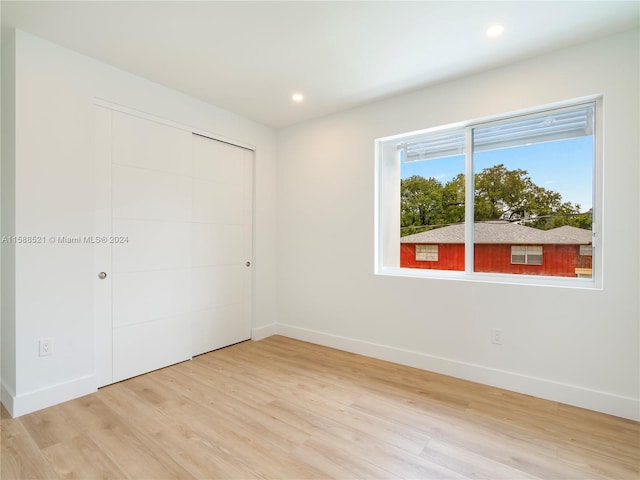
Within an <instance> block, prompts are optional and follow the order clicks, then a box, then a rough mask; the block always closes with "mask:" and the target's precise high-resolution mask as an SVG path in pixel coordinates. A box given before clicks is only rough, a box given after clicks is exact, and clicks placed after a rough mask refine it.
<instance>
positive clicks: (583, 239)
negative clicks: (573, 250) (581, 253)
mask: <svg viewBox="0 0 640 480" xmlns="http://www.w3.org/2000/svg"><path fill="white" fill-rule="evenodd" d="M548 232H550V233H553V234H555V235H562V236H563V237H570V238H574V239H575V240H577V241H578V242H580V244H581V245H586V244H588V243H591V240H592V238H593V232H592V231H591V230H586V229H584V228H578V227H570V226H569V225H565V226H564V227H558V228H552V229H551V230H548Z"/></svg>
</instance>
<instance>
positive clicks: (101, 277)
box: [98, 272, 107, 280]
mask: <svg viewBox="0 0 640 480" xmlns="http://www.w3.org/2000/svg"><path fill="white" fill-rule="evenodd" d="M98 278H99V279H100V280H104V279H105V278H107V272H100V273H99V274H98Z"/></svg>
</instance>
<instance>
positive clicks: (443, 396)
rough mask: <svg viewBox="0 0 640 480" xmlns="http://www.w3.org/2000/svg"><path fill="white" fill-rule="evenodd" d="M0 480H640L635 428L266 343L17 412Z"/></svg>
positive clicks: (6, 430)
mask: <svg viewBox="0 0 640 480" xmlns="http://www.w3.org/2000/svg"><path fill="white" fill-rule="evenodd" d="M1 447H2V468H1V474H2V479H4V480H9V479H21V480H22V479H29V478H42V479H49V478H74V479H91V478H116V479H120V478H122V479H135V480H143V479H150V480H156V479H164V478H180V479H190V478H220V479H227V478H238V479H244V478H247V479H250V478H273V479H307V478H309V479H312V478H313V479H324V478H345V479H359V478H375V479H383V478H384V479H386V478H390V479H394V478H416V479H430V478H434V479H440V478H486V479H491V480H493V479H518V478H540V479H565V478H572V479H590V478H596V479H602V478H620V479H638V478H640V470H639V468H640V424H639V423H637V422H633V421H630V420H624V419H621V418H617V417H612V416H608V415H603V414H599V413H595V412H591V411H588V410H582V409H579V408H575V407H570V406H566V405H562V404H558V403H555V402H551V401H546V400H540V399H537V398H533V397H529V396H526V395H520V394H516V393H511V392H507V391H504V390H499V389H496V388H491V387H486V386H482V385H478V384H475V383H470V382H466V381H463V380H457V379H453V378H450V377H446V376H442V375H437V374H433V373H429V372H425V371H422V370H417V369H414V368H410V367H404V366H400V365H396V364H392V363H387V362H383V361H379V360H374V359H371V358H367V357H362V356H358V355H354V354H350V353H345V352H341V351H338V350H333V349H330V348H325V347H320V346H317V345H312V344H309V343H304V342H299V341H296V340H291V339H288V338H285V337H280V336H275V337H270V338H268V339H265V340H262V341H260V342H245V343H241V344H238V345H234V346H232V347H228V348H225V349H222V350H218V351H216V352H212V353H208V354H205V355H202V356H199V357H196V358H195V359H193V360H192V361H189V362H185V363H181V364H178V365H174V366H172V367H168V368H165V369H162V370H158V371H155V372H152V373H149V374H146V375H143V376H140V377H137V378H133V379H131V380H127V381H124V382H121V383H118V384H115V385H111V386H108V387H105V388H102V389H100V390H99V391H98V392H97V393H95V394H92V395H88V396H86V397H83V398H80V399H77V400H73V401H70V402H67V403H64V404H61V405H58V406H55V407H51V408H48V409H45V410H42V411H39V412H35V413H32V414H30V415H25V416H23V417H20V418H18V419H11V418H9V417H8V415H7V413H6V411H3V416H2V445H1Z"/></svg>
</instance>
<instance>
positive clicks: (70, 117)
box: [2, 31, 276, 415]
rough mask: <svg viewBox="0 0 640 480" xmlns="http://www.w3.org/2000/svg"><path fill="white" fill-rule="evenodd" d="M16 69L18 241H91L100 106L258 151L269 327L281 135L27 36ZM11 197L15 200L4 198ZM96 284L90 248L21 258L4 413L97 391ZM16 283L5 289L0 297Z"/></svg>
mask: <svg viewBox="0 0 640 480" xmlns="http://www.w3.org/2000/svg"><path fill="white" fill-rule="evenodd" d="M15 59H16V77H15V81H16V94H15V108H16V120H15V127H16V133H15V148H16V157H15V166H16V169H15V174H13V179H11V178H10V177H7V178H6V179H5V178H3V182H4V181H5V180H6V182H7V183H8V184H10V183H11V181H12V180H14V181H15V231H16V233H17V234H18V235H44V236H51V235H53V236H57V235H70V236H75V235H91V234H92V232H93V217H92V214H93V211H92V210H93V202H94V200H93V198H94V195H93V133H94V130H93V110H92V109H93V106H92V105H93V99H94V98H95V97H99V98H102V99H104V100H107V101H109V102H113V103H116V104H120V105H123V106H126V107H129V108H131V109H135V110H139V111H142V112H146V113H148V114H151V115H154V116H157V117H160V118H164V119H167V120H171V121H174V122H177V123H180V124H183V125H189V126H193V127H195V128H198V129H201V130H205V131H209V132H212V133H214V134H217V135H221V136H224V137H227V138H231V139H234V140H237V141H240V142H243V143H246V144H252V145H255V146H256V156H255V163H256V172H255V175H256V182H255V185H256V187H255V188H256V192H255V203H256V219H255V238H256V241H255V263H254V265H255V271H254V274H255V280H254V281H255V294H254V295H255V305H254V311H255V314H254V324H253V326H254V327H255V328H256V329H259V328H260V327H263V326H265V325H271V324H273V323H274V322H275V299H276V293H275V243H274V242H275V202H276V194H275V172H276V169H275V132H274V131H273V130H272V129H270V128H267V127H265V126H262V125H259V124H257V123H255V122H252V121H249V120H247V119H244V118H243V117H240V116H238V115H235V114H233V113H230V112H227V111H224V110H221V109H219V108H216V107H214V106H211V105H208V104H206V103H204V102H201V101H198V100H195V99H193V98H191V97H188V96H186V95H183V94H181V93H178V92H176V91H172V90H170V89H168V88H165V87H162V86H160V85H157V84H154V83H151V82H149V81H147V80H144V79H141V78H139V77H136V76H134V75H131V74H129V73H126V72H123V71H121V70H118V69H116V68H113V67H111V66H108V65H105V64H102V63H100V62H97V61H95V60H93V59H90V58H87V57H84V56H82V55H79V54H77V53H74V52H71V51H69V50H66V49H64V48H61V47H59V46H56V45H54V44H52V43H50V42H47V41H44V40H41V39H39V38H37V37H34V36H32V35H30V34H27V33H24V32H20V31H18V32H16V45H15ZM3 60H4V56H3ZM191 73H193V72H190V74H191ZM3 153H4V152H3ZM3 156H4V155H3ZM9 170H10V169H9ZM3 173H4V172H3ZM9 173H10V175H11V172H9ZM3 177H4V176H3ZM3 187H4V185H3ZM5 194H7V195H10V194H11V190H10V189H7V190H5V189H4V188H3V195H5ZM3 200H4V198H3ZM3 213H4V212H3ZM3 267H4V262H3ZM10 273H11V272H8V274H9V276H11V275H10ZM96 274H97V272H95V271H94V269H93V252H92V247H91V246H82V245H50V244H47V245H36V246H23V245H20V246H18V247H17V248H16V250H15V302H12V301H10V302H8V304H5V302H4V301H3V309H5V311H8V312H10V311H11V309H12V308H13V307H15V322H13V321H12V319H11V317H10V316H9V317H8V318H3V329H4V330H6V331H7V332H9V333H10V334H11V333H12V332H11V328H15V345H14V344H13V340H12V338H11V335H6V336H5V335H3V338H2V341H3V355H4V356H5V357H7V356H9V357H12V358H9V361H8V362H7V364H8V368H6V369H4V370H3V372H2V373H3V378H2V380H3V390H4V394H5V397H7V396H8V397H9V398H3V403H5V405H7V406H8V407H9V408H10V409H12V411H13V414H14V415H21V414H23V413H27V412H29V411H32V410H36V409H38V408H42V407H45V406H48V405H51V404H54V403H57V402H60V401H64V400H67V399H69V398H73V397H75V396H79V395H83V394H86V393H88V392H90V391H92V390H95V388H96V385H97V381H96V378H95V339H94V317H93V290H92V288H93V283H94V282H93V280H94V276H95V275H96ZM10 280H13V279H10ZM8 283H9V282H8V281H7V280H6V279H3V286H5V287H6V285H7V284H8ZM12 283H13V282H12ZM3 300H4V299H3ZM9 300H11V299H9ZM3 313H5V312H3ZM5 321H7V326H6V328H5V326H4V323H5ZM3 333H5V332H3ZM47 337H50V338H53V339H54V355H53V356H50V357H38V339H40V338H47ZM12 364H13V366H14V367H15V376H13V375H12V374H11V373H12V372H11V368H10V367H11V366H12Z"/></svg>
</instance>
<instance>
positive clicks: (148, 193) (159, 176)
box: [111, 165, 193, 222]
mask: <svg viewBox="0 0 640 480" xmlns="http://www.w3.org/2000/svg"><path fill="white" fill-rule="evenodd" d="M111 189H112V215H113V217H115V218H130V219H139V220H167V221H178V222H180V221H181V222H190V221H191V208H192V203H193V198H192V195H191V190H192V179H191V178H190V177H186V176H180V175H175V174H171V173H166V172H158V171H154V170H147V169H142V168H134V167H124V166H121V165H114V166H113V169H112V187H111Z"/></svg>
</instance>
